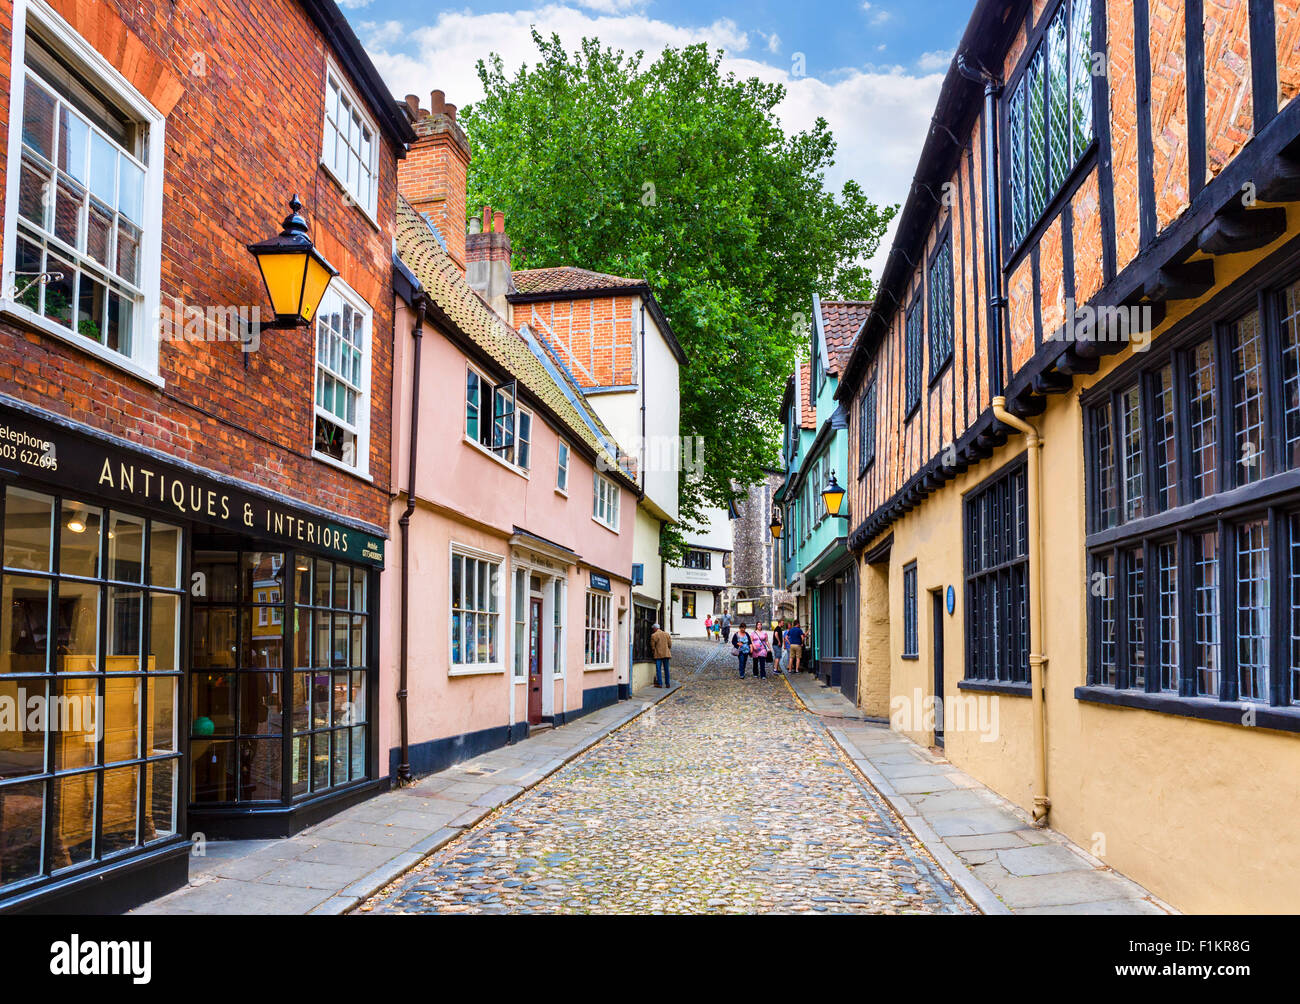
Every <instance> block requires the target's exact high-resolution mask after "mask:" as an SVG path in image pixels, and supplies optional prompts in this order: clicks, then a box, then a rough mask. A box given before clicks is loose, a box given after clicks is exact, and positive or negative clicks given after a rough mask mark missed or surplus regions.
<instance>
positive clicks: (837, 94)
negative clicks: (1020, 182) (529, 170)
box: [340, 0, 974, 271]
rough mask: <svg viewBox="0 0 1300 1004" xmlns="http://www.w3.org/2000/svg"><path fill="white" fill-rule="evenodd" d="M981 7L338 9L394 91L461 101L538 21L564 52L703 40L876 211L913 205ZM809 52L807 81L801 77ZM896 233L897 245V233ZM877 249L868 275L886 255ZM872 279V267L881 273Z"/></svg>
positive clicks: (488, 2)
mask: <svg viewBox="0 0 1300 1004" xmlns="http://www.w3.org/2000/svg"><path fill="white" fill-rule="evenodd" d="M973 4H974V0H910V2H909V0H850V2H821V0H816V2H805V3H802V4H799V3H795V4H792V3H790V2H789V0H784V2H779V0H756V2H753V0H751V2H741V0H485V2H479V3H476V4H475V5H474V6H473V7H469V6H464V5H452V4H439V3H429V4H422V5H419V6H418V7H417V5H415V4H412V3H411V2H410V0H340V6H341V7H343V9H344V12H345V13H346V15H347V17H348V19H349V21H351V23H352V26H353V28H354V29H355V30H356V32H357V34H358V36H359V37H360V38H361V41H362V42H363V43H364V44H365V46H366V48H367V50H369V52H370V54H371V58H372V59H374V61H375V64H376V65H377V66H378V67H379V70H380V72H381V73H382V74H383V75H384V79H385V80H386V81H387V82H388V85H389V86H390V87H391V88H392V90H393V92H394V94H396V95H397V96H399V97H400V96H402V95H405V94H408V93H413V94H417V95H419V96H420V98H421V103H422V104H425V105H426V107H427V101H428V94H429V91H430V90H432V89H434V88H441V89H442V90H443V91H445V92H446V94H447V100H448V101H450V102H452V103H454V104H457V105H463V104H467V103H469V102H472V101H473V100H475V99H476V98H477V97H479V96H480V94H481V91H480V88H479V84H478V78H477V76H476V74H475V70H474V64H475V62H476V61H477V60H478V59H480V58H484V57H486V56H487V55H488V54H489V53H491V52H494V51H495V52H498V53H500V54H501V55H502V57H503V59H504V60H505V63H506V66H507V67H508V68H510V69H514V68H515V67H517V66H518V65H519V64H520V63H521V62H524V61H528V62H532V61H533V59H534V56H535V53H534V50H533V47H532V42H531V40H530V37H529V27H530V25H536V26H537V27H538V29H539V30H541V31H542V32H543V33H544V34H549V33H551V32H553V31H554V32H557V33H558V34H559V35H560V37H561V38H562V39H563V40H564V41H565V43H566V44H567V45H568V46H569V47H570V48H573V47H576V45H577V43H578V41H579V40H580V39H581V38H582V37H583V36H595V37H597V38H599V39H600V40H601V41H602V42H604V43H605V44H607V45H610V46H613V47H614V48H621V49H624V50H626V51H633V50H635V49H644V50H645V51H646V53H647V55H648V56H653V54H654V53H656V52H657V51H659V50H660V49H662V48H663V47H664V46H666V45H675V46H681V45H685V44H689V43H692V42H699V41H703V42H707V43H708V44H709V45H710V46H711V47H714V48H721V49H723V50H724V67H725V68H726V69H729V70H732V71H734V72H736V73H737V74H738V75H740V76H758V77H761V78H762V79H764V80H770V81H779V82H780V83H782V84H784V85H785V86H786V90H787V96H786V99H785V101H784V102H782V104H781V105H780V106H779V107H778V108H777V114H778V116H779V117H780V119H781V122H782V125H783V126H784V127H785V128H786V129H787V130H789V131H797V130H799V129H806V128H808V127H809V126H811V125H812V123H813V121H814V120H815V119H816V118H817V117H818V116H821V117H823V118H825V119H826V120H827V121H828V122H829V124H830V127H831V130H832V132H833V134H834V135H835V138H836V140H837V141H838V144H839V148H838V153H837V157H836V164H835V166H834V167H833V168H832V169H831V170H829V171H828V172H827V178H826V181H827V184H828V186H829V187H831V188H834V189H838V188H839V186H840V185H841V184H843V182H844V181H845V180H847V179H848V178H854V179H856V180H857V181H858V182H859V183H860V184H861V185H862V186H863V188H864V189H865V190H866V192H867V193H868V195H869V196H870V197H872V198H873V199H875V200H876V201H877V202H879V203H882V204H883V203H891V202H901V201H902V200H903V199H904V198H905V197H906V195H907V190H908V186H909V184H910V181H911V178H912V174H913V172H914V170H915V167H916V159H917V157H918V155H919V154H920V150H921V145H922V143H923V142H924V140H925V134H926V129H927V127H928V125H929V120H930V115H931V113H932V112H933V110H934V103H935V100H936V98H937V97H938V93H939V86H940V84H941V83H942V80H943V74H944V73H945V72H946V70H947V68H948V63H949V61H950V59H951V57H952V52H953V49H954V47H955V46H956V44H957V42H958V41H959V40H960V38H961V35H962V32H963V31H964V30H965V28H966V22H967V20H968V19H969V17H970V12H971V9H972V7H973ZM799 56H802V61H801V62H802V72H799V71H798V69H797V62H796V61H797V60H798V57H799ZM890 236H892V235H890ZM888 240H889V238H888V237H887V238H886V241H885V242H884V243H883V245H882V248H883V250H882V251H881V253H880V254H878V255H877V256H876V258H875V259H874V261H873V263H872V264H873V265H879V264H880V263H882V261H883V257H884V254H885V253H886V252H887V251H888V247H889V244H888ZM877 271H878V269H877Z"/></svg>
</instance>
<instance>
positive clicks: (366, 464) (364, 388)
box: [310, 276, 375, 481]
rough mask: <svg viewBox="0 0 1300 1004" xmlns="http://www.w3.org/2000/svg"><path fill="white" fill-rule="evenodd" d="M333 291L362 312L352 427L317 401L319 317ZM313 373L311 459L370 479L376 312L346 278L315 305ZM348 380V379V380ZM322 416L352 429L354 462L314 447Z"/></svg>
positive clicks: (332, 283)
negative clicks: (362, 341) (355, 411)
mask: <svg viewBox="0 0 1300 1004" xmlns="http://www.w3.org/2000/svg"><path fill="white" fill-rule="evenodd" d="M332 293H337V294H338V295H339V297H340V298H341V299H343V300H344V301H345V302H347V303H348V304H349V305H350V306H351V307H352V309H353V311H357V310H360V311H361V312H362V313H363V314H364V315H365V319H366V320H365V324H364V326H363V330H364V331H365V342H364V344H363V345H362V346H361V385H360V387H358V388H356V389H357V390H358V393H359V397H358V399H357V421H356V425H355V427H353V428H348V426H347V423H346V422H344V421H343V420H342V419H341V418H339V417H338V416H337V415H335V414H334V413H333V412H332V411H330V410H328V409H327V408H322V407H321V406H320V404H318V403H317V401H316V381H317V379H318V374H319V372H320V365H321V363H320V327H319V325H320V320H321V318H322V317H323V316H324V314H325V303H326V297H328V296H330V294H332ZM311 331H312V373H311V403H312V423H311V430H310V434H311V440H310V442H311V455H312V457H313V458H314V459H316V460H319V461H321V462H322V463H326V464H329V465H330V466H331V467H337V468H338V469H339V470H341V471H347V472H348V473H349V474H355V475H356V476H357V477H359V478H362V479H363V480H366V481H369V480H371V478H370V408H371V400H370V368H371V358H372V349H371V346H372V345H373V343H374V339H375V312H374V310H373V309H372V308H371V306H370V304H368V303H366V301H365V300H363V299H362V298H361V296H360V294H358V293H357V292H356V290H354V289H353V288H352V287H351V286H349V285H348V284H347V283H346V282H344V281H343V280H342V279H341V278H339V277H338V276H335V277H334V278H333V279H332V280H331V281H330V284H329V285H328V286H327V287H326V289H325V295H324V296H323V297H322V298H321V302H320V306H318V307H317V308H316V315H315V317H313V318H312V325H311ZM326 372H327V373H329V374H330V375H331V376H334V377H335V378H336V379H337V374H335V373H334V371H333V370H330V369H328V368H327V369H326ZM349 382H350V381H349ZM318 416H319V417H321V418H323V419H325V420H326V421H328V422H333V423H334V424H335V425H337V426H339V427H340V428H342V429H343V430H344V431H346V432H351V433H352V434H353V435H355V436H356V437H357V451H356V452H357V457H356V459H357V462H356V464H354V465H352V466H349V465H348V464H346V463H344V462H343V461H341V460H336V459H335V458H333V457H331V456H330V455H329V454H327V453H321V452H320V451H319V450H317V449H316V418H317V417H318Z"/></svg>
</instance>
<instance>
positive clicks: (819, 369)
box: [774, 295, 871, 700]
mask: <svg viewBox="0 0 1300 1004" xmlns="http://www.w3.org/2000/svg"><path fill="white" fill-rule="evenodd" d="M870 307H871V304H870V303H867V302H863V301H852V300H850V301H845V300H822V299H821V298H820V297H819V296H816V295H814V296H813V309H812V324H811V325H810V333H809V348H808V361H807V362H806V363H801V364H800V365H799V366H798V367H796V369H795V372H794V373H792V374H791V375H790V378H789V380H787V381H786V389H785V394H784V396H783V397H782V399H781V422H782V426H783V428H784V429H785V435H784V438H783V442H782V454H781V461H782V464H783V466H784V471H785V481H784V483H783V484H782V485H781V488H780V489H779V490H778V491H777V494H776V497H775V500H774V501H775V503H776V504H778V505H779V506H780V508H781V521H782V531H781V556H782V559H783V562H784V566H785V570H786V588H787V589H788V590H790V591H791V592H792V593H794V594H795V599H796V605H797V610H798V614H797V616H798V618H799V622H800V624H801V625H803V627H804V628H805V630H806V631H808V634H809V644H808V651H807V658H806V661H805V665H804V668H805V669H809V668H811V669H815V670H816V671H817V674H818V675H819V676H820V677H821V678H822V680H823V681H824V682H825V683H826V684H827V686H832V687H839V688H840V689H842V690H843V691H844V693H845V694H846V695H847V696H849V697H850V698H853V699H854V700H856V699H857V661H858V660H857V655H858V622H857V605H858V599H857V597H858V582H857V572H856V568H855V565H854V561H853V555H852V554H851V553H850V552H849V550H848V547H847V546H846V538H847V535H848V529H849V525H850V521H849V519H847V518H845V517H847V516H848V515H850V514H849V513H848V512H847V508H841V510H840V515H839V516H834V515H832V514H830V513H829V512H827V509H826V504H825V502H824V500H823V498H822V492H823V490H824V489H825V487H826V485H827V483H828V482H829V481H830V479H831V476H832V475H834V476H835V478H836V480H837V481H838V482H839V484H840V485H846V484H847V482H848V478H849V428H848V424H849V415H848V412H847V411H845V409H844V407H843V405H842V404H841V403H840V402H838V401H836V400H835V390H836V388H837V387H838V385H839V374H840V371H841V368H842V367H843V365H844V364H845V363H846V362H847V361H848V358H849V354H850V353H851V352H852V350H853V346H854V344H855V343H856V341H857V338H858V333H859V331H860V330H861V327H862V322H863V321H864V320H865V319H866V316H867V312H868V310H869V309H870Z"/></svg>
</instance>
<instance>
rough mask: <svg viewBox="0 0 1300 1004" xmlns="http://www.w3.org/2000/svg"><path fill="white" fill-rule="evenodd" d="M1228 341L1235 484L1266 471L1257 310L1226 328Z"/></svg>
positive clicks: (1260, 342) (1262, 382)
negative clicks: (1235, 449) (1233, 423)
mask: <svg viewBox="0 0 1300 1004" xmlns="http://www.w3.org/2000/svg"><path fill="white" fill-rule="evenodd" d="M1229 338H1230V341H1231V345H1232V399H1233V409H1234V413H1233V415H1234V422H1235V425H1236V428H1235V429H1234V434H1235V437H1236V444H1237V456H1236V457H1234V458H1233V460H1234V461H1235V469H1236V471H1237V479H1236V480H1237V484H1242V485H1244V484H1249V483H1251V482H1253V481H1258V480H1259V479H1260V478H1262V477H1263V476H1264V475H1265V473H1267V472H1266V470H1265V468H1266V467H1267V463H1266V459H1265V458H1266V449H1265V444H1264V360H1263V352H1264V339H1263V335H1262V333H1261V331H1260V324H1259V314H1258V312H1251V313H1249V314H1247V315H1246V316H1245V317H1243V318H1241V319H1240V320H1239V321H1237V322H1236V323H1235V324H1233V325H1232V327H1231V328H1230V329H1229Z"/></svg>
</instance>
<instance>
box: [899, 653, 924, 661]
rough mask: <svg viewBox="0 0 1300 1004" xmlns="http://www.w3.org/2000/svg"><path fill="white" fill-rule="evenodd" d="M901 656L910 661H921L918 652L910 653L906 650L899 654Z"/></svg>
mask: <svg viewBox="0 0 1300 1004" xmlns="http://www.w3.org/2000/svg"><path fill="white" fill-rule="evenodd" d="M899 658H900V659H906V660H907V661H908V662H920V660H921V657H920V656H919V655H917V654H916V653H912V654H910V655H909V654H908V653H907V652H904V653H903V654H902V655H900V656H899Z"/></svg>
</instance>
